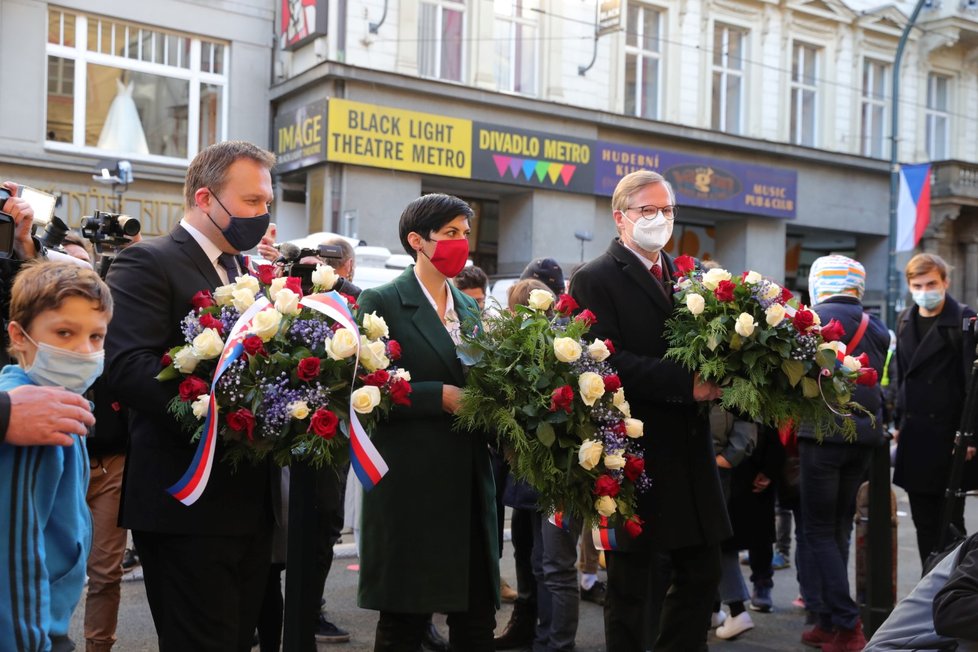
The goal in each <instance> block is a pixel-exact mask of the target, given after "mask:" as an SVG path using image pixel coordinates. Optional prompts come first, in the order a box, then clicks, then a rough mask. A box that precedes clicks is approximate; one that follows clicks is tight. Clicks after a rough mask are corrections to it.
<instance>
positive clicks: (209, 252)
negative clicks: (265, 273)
mask: <svg viewBox="0 0 978 652" xmlns="http://www.w3.org/2000/svg"><path fill="white" fill-rule="evenodd" d="M180 226H182V227H183V228H184V229H185V230H186V231H187V233H189V234H190V236H191V237H192V238H193V239H194V240H196V241H197V244H199V245H200V248H201V249H203V250H204V255H205V256H207V259H208V260H209V261H211V265H213V266H214V269H215V270H217V275H218V277H219V278H220V279H221V281H222V285H227V284H228V283H234V279H233V278H228V273H227V270H226V269H224V267H223V266H222V265H221V263H220V262H218V260H217V259H218V258H220V256H221V254H223V253H224V252H223V251H221V250H220V249H219V248H218V246H217V245H216V244H214V243H213V242H211V241H210V240H209V239H208V238H207V236H206V235H204V234H203V233H201V232H200V231H199V230H198V229H197V228H196V227H194V226H192V225H191V224H190V223H189V222H187V219H186V218H183V219H181V220H180ZM234 264H235V266H238V263H237V259H235V263H234ZM239 271H240V269H239Z"/></svg>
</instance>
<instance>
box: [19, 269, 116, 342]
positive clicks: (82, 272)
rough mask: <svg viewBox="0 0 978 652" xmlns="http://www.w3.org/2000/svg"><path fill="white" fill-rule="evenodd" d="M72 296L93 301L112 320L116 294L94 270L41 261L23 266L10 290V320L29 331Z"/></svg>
mask: <svg viewBox="0 0 978 652" xmlns="http://www.w3.org/2000/svg"><path fill="white" fill-rule="evenodd" d="M68 297H81V298H82V299H89V300H91V301H92V302H94V303H95V304H96V305H97V306H98V310H99V311H100V312H104V313H106V314H107V315H108V316H109V318H111V317H112V294H111V292H109V286H108V285H106V284H105V281H103V280H102V279H100V278H99V276H98V274H96V273H95V270H93V269H92V268H91V267H82V266H81V265H76V264H75V263H62V262H55V261H46V260H40V259H38V260H37V262H30V263H28V264H25V265H24V266H23V267H21V269H20V272H19V273H18V274H17V276H16V277H15V278H14V285H13V288H12V289H11V290H10V321H15V322H17V323H18V324H20V325H21V327H22V328H23V329H24V332H26V331H27V330H28V329H29V328H30V327H31V323H32V322H33V321H34V318H35V317H37V316H38V315H39V314H41V313H42V312H44V311H45V310H57V309H58V308H60V307H61V304H63V303H64V302H65V299H67V298H68Z"/></svg>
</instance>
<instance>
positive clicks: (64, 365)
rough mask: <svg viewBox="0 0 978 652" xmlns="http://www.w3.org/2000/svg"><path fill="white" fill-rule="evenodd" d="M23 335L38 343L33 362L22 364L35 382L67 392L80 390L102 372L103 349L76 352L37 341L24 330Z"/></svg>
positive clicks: (80, 392)
mask: <svg viewBox="0 0 978 652" xmlns="http://www.w3.org/2000/svg"><path fill="white" fill-rule="evenodd" d="M22 332H24V331H23V330H22ZM24 337H26V338H27V339H28V341H29V342H30V343H31V344H33V345H34V346H36V347H37V353H35V354H34V362H33V363H32V364H31V366H30V367H24V373H26V374H27V377H28V378H30V379H31V380H32V381H34V383H36V384H38V385H44V386H46V387H64V388H65V389H67V390H68V391H70V392H74V393H76V394H82V393H84V392H85V390H86V389H88V388H89V387H91V386H92V383H94V382H95V380H96V379H97V378H98V377H99V376H101V375H102V369H103V367H104V365H105V351H93V352H92V353H76V352H75V351H68V350H66V349H59V348H58V347H56V346H51V345H50V344H45V343H44V342H42V343H40V344H38V343H37V342H35V341H34V340H33V339H31V336H30V335H28V334H27V333H26V332H24Z"/></svg>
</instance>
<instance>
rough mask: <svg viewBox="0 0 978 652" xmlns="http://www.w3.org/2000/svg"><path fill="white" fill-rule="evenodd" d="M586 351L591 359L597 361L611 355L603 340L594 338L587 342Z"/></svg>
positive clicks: (601, 360) (602, 360)
mask: <svg viewBox="0 0 978 652" xmlns="http://www.w3.org/2000/svg"><path fill="white" fill-rule="evenodd" d="M587 352H588V355H590V356H591V359H592V360H597V361H598V362H604V361H605V360H607V359H608V356H610V355H611V351H609V350H608V345H607V344H605V343H604V340H594V341H593V342H591V343H590V344H588V346H587Z"/></svg>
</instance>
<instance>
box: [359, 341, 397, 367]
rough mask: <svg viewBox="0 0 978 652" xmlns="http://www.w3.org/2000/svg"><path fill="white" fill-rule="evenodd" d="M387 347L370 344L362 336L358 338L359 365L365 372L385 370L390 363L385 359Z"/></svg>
mask: <svg viewBox="0 0 978 652" xmlns="http://www.w3.org/2000/svg"><path fill="white" fill-rule="evenodd" d="M386 353H387V347H386V346H384V343H383V342H371V341H370V340H368V339H367V338H366V337H364V336H362V335H361V336H360V364H362V365H363V366H364V368H365V369H366V370H367V371H377V370H378V369H386V368H387V367H389V366H390V364H391V361H390V360H388V359H387V355H386Z"/></svg>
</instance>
